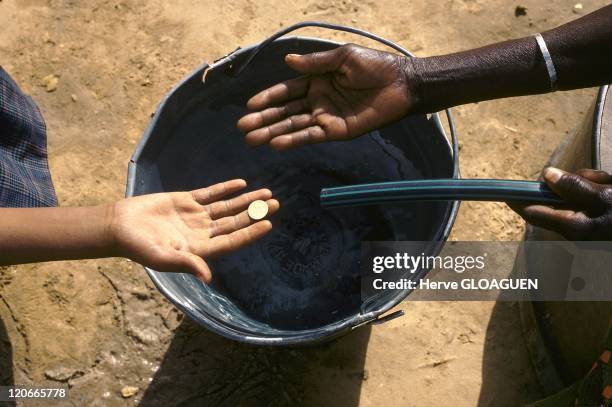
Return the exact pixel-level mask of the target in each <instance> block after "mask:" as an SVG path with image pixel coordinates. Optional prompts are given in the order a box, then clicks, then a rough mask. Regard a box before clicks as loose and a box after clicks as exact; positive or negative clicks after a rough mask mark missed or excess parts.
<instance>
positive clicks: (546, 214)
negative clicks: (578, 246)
mask: <svg viewBox="0 0 612 407" xmlns="http://www.w3.org/2000/svg"><path fill="white" fill-rule="evenodd" d="M508 206H510V208H512V209H513V210H514V211H515V212H516V213H518V214H519V215H520V216H521V217H522V218H523V219H525V220H526V221H527V222H529V223H531V224H532V225H534V226H539V227H542V228H545V229H549V230H552V231H555V232H557V233H559V234H561V235H562V236H564V237H565V238H566V239H569V240H580V239H583V238H584V237H585V236H586V233H587V231H588V230H589V228H590V225H589V223H590V218H589V217H588V216H587V215H586V214H585V213H584V212H575V211H572V210H561V209H554V208H550V207H548V206H544V205H520V204H517V203H509V204H508Z"/></svg>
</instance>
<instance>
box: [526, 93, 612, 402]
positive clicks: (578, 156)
mask: <svg viewBox="0 0 612 407" xmlns="http://www.w3.org/2000/svg"><path fill="white" fill-rule="evenodd" d="M550 164H551V165H553V166H556V167H559V168H562V169H564V170H566V171H575V170H578V169H581V168H595V169H601V170H604V171H607V172H609V173H612V88H611V87H609V86H604V87H602V88H601V89H600V91H599V94H598V96H597V99H596V100H595V103H594V104H593V106H592V107H591V109H590V110H589V112H588V114H587V116H586V118H585V120H584V122H583V123H582V125H581V126H579V127H578V128H577V130H576V131H575V132H573V133H571V134H570V135H569V136H568V137H567V138H566V140H565V141H564V142H563V143H562V144H561V145H560V146H559V148H558V149H557V151H556V152H555V153H554V154H553V156H552V157H551V159H550ZM525 240H527V241H546V240H563V237H561V236H560V235H558V234H556V233H554V232H551V231H549V230H545V229H541V228H536V227H533V226H531V225H528V226H527V231H526V233H525ZM520 253H521V254H522V253H523V252H520ZM537 256H539V257H540V258H544V261H538V260H539V259H538V258H537ZM537 256H532V257H530V256H522V255H521V257H519V258H518V259H517V262H516V263H515V266H516V267H517V273H519V274H520V275H522V276H526V277H529V278H531V277H533V276H534V275H537V274H538V273H544V272H547V273H555V275H558V276H559V277H558V280H559V283H560V284H562V286H568V287H569V281H567V280H568V278H567V277H568V276H570V275H571V267H572V263H571V261H567V260H566V259H565V257H563V253H562V252H561V253H559V252H556V251H552V250H551V252H550V253H549V252H546V253H537ZM559 259H562V260H559ZM555 260H556V261H555ZM543 265H544V267H548V268H550V269H549V270H542V267H543ZM520 311H521V321H522V327H523V334H524V337H525V340H526V343H527V347H528V349H529V353H530V356H531V359H532V361H533V366H534V368H535V370H536V373H537V375H538V379H539V381H540V385H541V386H542V388H543V390H544V391H545V393H546V394H552V393H555V392H557V391H559V390H561V389H562V388H564V387H565V386H569V385H570V384H572V383H574V382H575V381H576V380H578V379H580V378H582V377H584V376H585V375H586V373H587V372H588V371H589V369H590V368H591V366H592V365H593V362H594V361H595V360H596V359H597V357H598V356H599V352H600V350H601V345H602V344H603V341H604V340H605V335H606V333H607V330H608V325H609V321H610V318H611V317H612V303H611V302H560V301H556V302H553V301H546V302H544V301H542V302H522V303H520Z"/></svg>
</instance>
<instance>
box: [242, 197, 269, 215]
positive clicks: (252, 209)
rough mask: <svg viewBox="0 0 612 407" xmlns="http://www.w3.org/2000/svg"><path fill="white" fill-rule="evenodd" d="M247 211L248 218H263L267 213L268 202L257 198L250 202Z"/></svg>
mask: <svg viewBox="0 0 612 407" xmlns="http://www.w3.org/2000/svg"><path fill="white" fill-rule="evenodd" d="M247 212H248V213H249V218H251V219H253V220H259V219H263V218H265V217H266V215H267V214H268V204H267V203H265V202H264V201H262V200H260V199H258V200H257V201H253V202H251V204H250V205H249V209H248V211H247Z"/></svg>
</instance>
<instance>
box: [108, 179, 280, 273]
mask: <svg viewBox="0 0 612 407" xmlns="http://www.w3.org/2000/svg"><path fill="white" fill-rule="evenodd" d="M244 187H246V182H245V181H244V180H241V179H235V180H231V181H227V182H223V183H220V184H216V185H213V186H210V187H208V188H203V189H197V190H194V191H191V192H170V193H160V194H152V195H143V196H138V197H134V198H128V199H124V200H121V201H119V202H117V203H115V205H114V207H113V210H112V220H111V222H110V229H111V234H112V236H113V238H114V241H115V245H116V249H117V251H118V252H119V254H120V255H122V256H124V257H128V258H130V259H132V260H134V261H137V262H139V263H141V264H143V265H145V266H147V267H151V268H153V269H155V270H157V271H173V272H176V271H187V272H190V273H192V274H194V275H195V276H197V277H198V278H199V279H201V280H202V281H204V282H205V283H209V282H210V281H211V278H212V276H211V272H210V269H209V267H208V265H207V264H206V261H205V259H209V258H213V257H216V256H219V255H222V254H225V253H228V252H231V251H234V250H237V249H239V248H241V247H243V246H244V245H247V244H249V243H252V242H254V241H256V240H257V239H259V238H261V237H262V236H263V235H265V234H266V233H267V232H269V231H270V230H271V229H272V224H271V223H270V221H268V220H262V221H258V222H255V223H253V222H252V221H251V219H250V218H249V215H248V214H247V211H246V209H247V208H248V206H249V204H250V203H251V202H253V201H255V200H258V199H261V200H264V201H266V203H267V204H268V210H269V211H268V213H269V214H272V213H274V212H276V211H277V210H278V208H279V203H278V201H276V200H274V199H271V198H272V192H270V190H268V189H260V190H257V191H253V192H248V193H245V194H242V195H240V196H237V197H235V198H231V199H226V200H222V199H224V198H227V197H228V196H229V195H231V194H233V193H235V192H238V191H239V190H241V189H243V188H244Z"/></svg>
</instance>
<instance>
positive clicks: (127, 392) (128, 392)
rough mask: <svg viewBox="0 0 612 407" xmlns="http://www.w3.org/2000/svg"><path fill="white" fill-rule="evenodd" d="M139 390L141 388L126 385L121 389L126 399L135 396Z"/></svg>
mask: <svg viewBox="0 0 612 407" xmlns="http://www.w3.org/2000/svg"><path fill="white" fill-rule="evenodd" d="M138 390H140V389H139V388H138V387H134V386H125V387H124V388H123V389H121V396H122V397H123V398H124V399H129V398H130V397H133V396H135V395H136V394H137V393H138Z"/></svg>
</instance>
